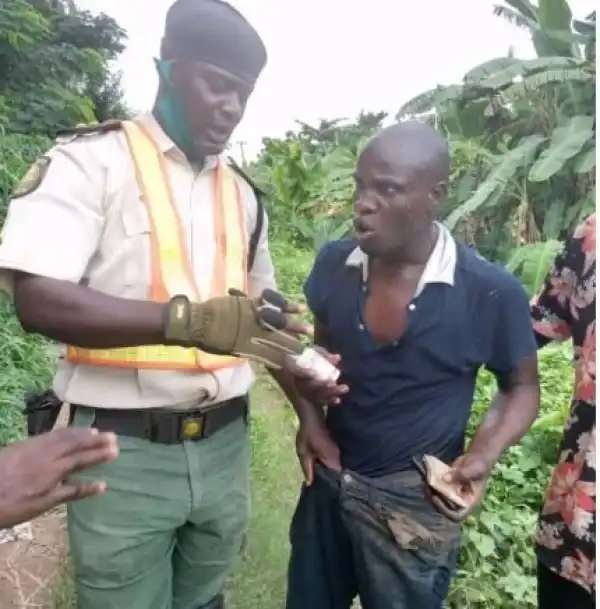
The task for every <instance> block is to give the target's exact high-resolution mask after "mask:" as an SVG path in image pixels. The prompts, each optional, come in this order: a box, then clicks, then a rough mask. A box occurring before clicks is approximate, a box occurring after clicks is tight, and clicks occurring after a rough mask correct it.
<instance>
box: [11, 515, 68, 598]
mask: <svg viewBox="0 0 600 609" xmlns="http://www.w3.org/2000/svg"><path fill="white" fill-rule="evenodd" d="M31 528H32V539H31V540H27V539H25V540H21V541H14V542H8V543H3V544H0V606H1V607H2V609H34V608H35V609H53V608H54V594H55V591H56V586H57V580H58V577H59V574H60V568H61V566H62V564H63V562H64V558H65V554H66V523H65V518H64V512H63V511H57V512H54V513H51V514H47V515H45V516H42V517H40V518H38V519H37V520H35V521H33V522H32V523H31Z"/></svg>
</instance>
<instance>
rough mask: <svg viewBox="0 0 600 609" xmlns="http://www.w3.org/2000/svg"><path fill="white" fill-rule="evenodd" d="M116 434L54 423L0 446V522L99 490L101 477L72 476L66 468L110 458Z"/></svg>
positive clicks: (114, 451) (114, 450)
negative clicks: (73, 479)
mask: <svg viewBox="0 0 600 609" xmlns="http://www.w3.org/2000/svg"><path fill="white" fill-rule="evenodd" d="M118 453H119V449H118V446H117V439H116V436H115V435H114V434H112V433H99V432H98V431H97V430H95V429H87V428H86V429H83V428H67V429H57V430H55V431H51V432H48V433H45V434H42V435H39V436H36V437H34V438H29V439H27V440H24V441H22V442H16V443H14V444H10V445H9V446H6V447H5V448H2V449H0V472H2V475H1V476H0V528H7V527H10V526H14V525H16V524H19V523H21V522H25V521H27V520H30V519H32V518H35V517H36V516H39V515H40V514H42V513H44V512H46V511H47V510H49V509H51V508H53V507H55V506H57V505H60V504H62V503H66V502H70V501H75V500H78V499H84V498H86V497H92V496H94V495H98V494H101V493H103V492H104V491H105V490H106V485H105V483H104V482H101V481H97V482H81V483H80V482H71V481H67V478H68V476H69V475H70V474H72V473H75V472H78V471H81V470H84V469H87V468H89V467H92V466H94V465H98V464H100V463H104V462H106V461H112V460H113V459H115V458H116V457H117V455H118Z"/></svg>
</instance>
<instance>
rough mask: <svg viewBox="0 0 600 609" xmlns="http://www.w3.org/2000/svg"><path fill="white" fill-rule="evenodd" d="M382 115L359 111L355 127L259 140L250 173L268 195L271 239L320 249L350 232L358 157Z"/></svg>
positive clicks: (330, 126)
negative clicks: (261, 141)
mask: <svg viewBox="0 0 600 609" xmlns="http://www.w3.org/2000/svg"><path fill="white" fill-rule="evenodd" d="M385 116H386V115H385V114H384V113H381V112H380V113H376V114H370V113H361V114H360V115H359V116H358V117H357V119H356V121H355V122H353V123H347V124H341V121H340V120H334V121H321V125H320V126H319V127H310V126H309V125H306V124H301V129H300V130H299V131H298V132H297V133H292V132H289V133H288V134H287V136H286V138H284V139H282V140H274V139H269V138H267V139H265V140H264V141H263V145H264V149H263V151H262V153H261V155H260V157H259V159H258V160H257V161H256V163H254V164H253V165H252V166H251V167H250V168H249V169H250V172H251V173H252V174H253V176H254V178H255V179H256V180H257V182H258V183H259V184H260V185H261V186H262V188H263V189H264V190H265V191H266V192H267V194H268V199H269V201H268V202H269V208H268V209H269V216H270V221H271V233H272V234H273V235H274V236H276V237H281V238H286V239H289V240H290V241H291V242H293V243H295V244H297V245H302V246H309V247H311V248H313V249H318V248H319V247H320V246H321V245H323V244H324V243H325V242H327V241H329V240H332V239H339V238H342V237H344V236H346V235H347V234H348V233H349V232H350V231H351V228H352V224H351V205H350V203H351V200H352V196H353V190H354V181H353V179H352V174H353V172H354V168H355V166H356V160H357V157H358V153H359V151H360V149H361V147H362V145H363V144H364V142H365V141H366V140H367V139H368V138H369V137H370V136H372V135H373V134H374V133H376V132H377V131H378V130H379V129H380V128H381V125H382V122H383V120H384V119H385Z"/></svg>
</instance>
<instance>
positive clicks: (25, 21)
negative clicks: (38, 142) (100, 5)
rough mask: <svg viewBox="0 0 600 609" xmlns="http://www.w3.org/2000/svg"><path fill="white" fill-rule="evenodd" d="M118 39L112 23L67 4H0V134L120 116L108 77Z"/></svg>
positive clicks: (26, 0) (50, 0)
mask: <svg viewBox="0 0 600 609" xmlns="http://www.w3.org/2000/svg"><path fill="white" fill-rule="evenodd" d="M124 39H125V32H124V31H123V30H122V29H121V28H120V27H119V26H118V25H117V23H116V22H115V21H114V20H113V19H111V18H110V17H108V16H106V15H104V14H101V15H98V16H93V15H92V14H91V13H89V12H87V11H82V10H79V9H78V8H77V7H76V6H75V5H74V4H73V3H72V2H66V1H56V0H35V1H34V0H0V127H3V128H4V129H5V130H7V131H12V132H16V133H23V134H30V133H41V134H46V135H47V134H50V133H53V132H54V131H55V130H57V129H60V128H64V127H71V126H74V125H75V124H77V123H89V122H95V121H97V120H99V121H102V120H106V119H108V118H111V117H119V118H120V117H123V116H124V115H126V114H127V112H128V111H127V109H126V107H125V105H124V104H123V101H122V95H121V90H120V85H119V82H118V77H117V76H114V75H111V72H110V64H111V62H112V61H114V60H115V59H116V58H117V57H118V55H119V54H120V53H121V51H122V50H123V48H124V46H123V41H124Z"/></svg>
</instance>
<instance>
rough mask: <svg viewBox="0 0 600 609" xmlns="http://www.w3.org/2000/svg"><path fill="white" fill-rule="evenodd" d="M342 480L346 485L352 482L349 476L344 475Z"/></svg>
mask: <svg viewBox="0 0 600 609" xmlns="http://www.w3.org/2000/svg"><path fill="white" fill-rule="evenodd" d="M343 479H344V482H345V483H346V484H350V483H351V482H352V476H351V475H350V474H344V477H343Z"/></svg>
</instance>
